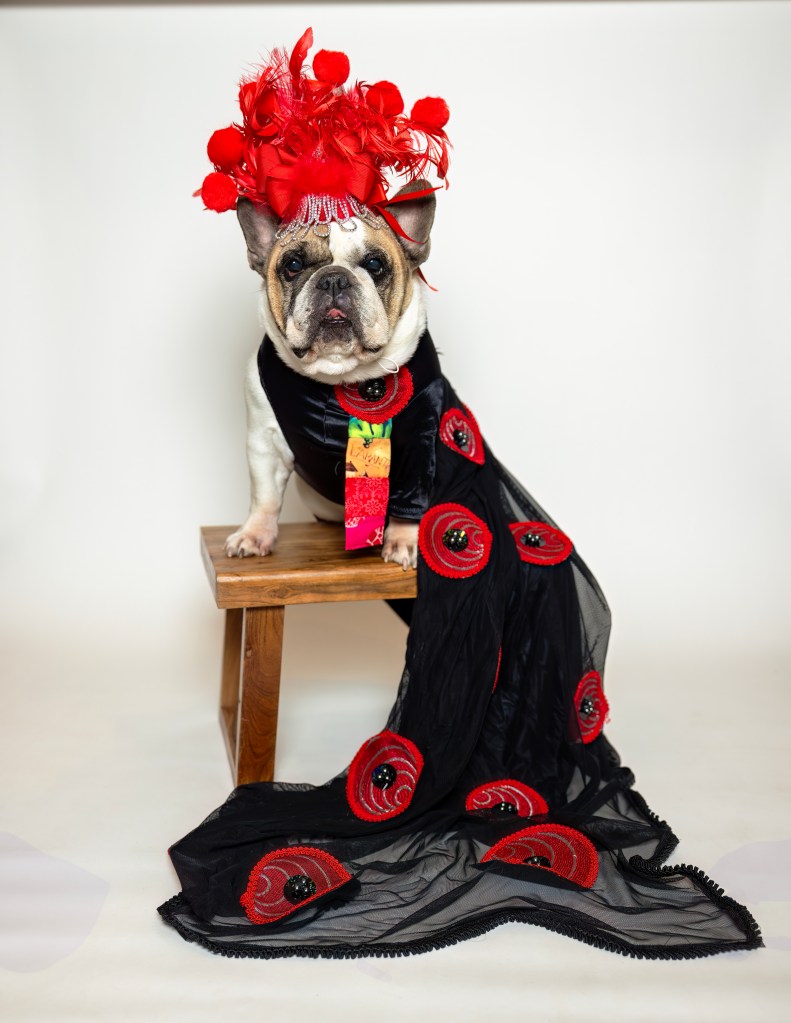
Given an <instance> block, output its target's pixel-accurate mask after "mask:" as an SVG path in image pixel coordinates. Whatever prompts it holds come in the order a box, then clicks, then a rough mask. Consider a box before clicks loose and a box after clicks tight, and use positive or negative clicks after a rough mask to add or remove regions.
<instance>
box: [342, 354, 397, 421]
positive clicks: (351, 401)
mask: <svg viewBox="0 0 791 1023" xmlns="http://www.w3.org/2000/svg"><path fill="white" fill-rule="evenodd" d="M377 382H378V381H377ZM381 382H382V384H383V385H384V393H383V394H382V396H381V397H377V398H373V399H372V400H369V399H367V398H364V397H363V393H364V392H361V390H360V388H365V386H366V384H369V385H370V384H372V383H373V381H370V380H366V381H364V382H363V383H362V384H343V385H342V386H341V385H340V384H336V386H335V397H336V399H337V401H338V404H339V405H340V407H341V408H342V409H343V410H344V412H348V413H349V415H350V416H356V417H357V418H358V419H362V420H363V422H366V423H386V422H387V420H388V419H392V418H393V416H397V415H398V413H399V412H401V410H402V409H403V408H405V406H406V404H407V402H408V401H409V399H410V398H411V397H412V394H413V392H414V387H413V384H412V374H411V373H410V372H409V370H408V369H407V368H406V366H402V367H401V369H399V371H398V373H388V374H387V376H384V377H382V378H381ZM372 393H375V392H372Z"/></svg>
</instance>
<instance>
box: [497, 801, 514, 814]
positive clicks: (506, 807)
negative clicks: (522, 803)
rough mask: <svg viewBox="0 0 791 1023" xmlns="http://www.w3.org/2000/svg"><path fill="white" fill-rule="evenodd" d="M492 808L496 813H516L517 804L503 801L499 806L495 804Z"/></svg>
mask: <svg viewBox="0 0 791 1023" xmlns="http://www.w3.org/2000/svg"><path fill="white" fill-rule="evenodd" d="M492 810H494V812H495V813H502V814H510V813H516V804H514V803H506V802H505V801H503V802H502V803H498V804H497V806H493V807H492Z"/></svg>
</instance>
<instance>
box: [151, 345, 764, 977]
mask: <svg viewBox="0 0 791 1023" xmlns="http://www.w3.org/2000/svg"><path fill="white" fill-rule="evenodd" d="M420 351H422V352H423V353H424V354H423V355H422V356H421V358H424V359H425V360H426V366H430V365H432V359H433V361H434V362H435V361H436V357H435V356H432V353H433V345H431V341H430V338H428V335H425V336H424V339H423V341H422V342H421V349H420ZM427 351H428V356H426V354H425V353H426V352H427ZM283 372H284V373H287V374H289V377H290V378H293V380H292V379H288V385H289V387H291V388H292V389H294V390H295V391H297V392H299V391H300V390H301V389H302V388H303V387H306V388H308V389H311V390H312V389H315V388H316V387H318V388H321V386H322V385H312V384H311V385H308V383H307V382H304V381H303V380H302V378H301V377H298V376H297V374H294V373H292V372H291V371H290V370H287V369H286V368H285V367H283ZM437 372H438V371H437ZM418 375H422V371H420V372H419V374H418ZM430 375H431V374H429V376H430ZM419 383H420V385H421V386H419V387H416V395H420V394H421V393H422V392H423V391H424V389H425V388H426V387H430V386H432V381H431V380H430V379H429V380H423V379H421V380H419ZM434 390H435V393H436V396H437V404H436V407H435V408H434V409H433V411H430V412H429V414H428V419H429V421H430V423H431V432H432V434H433V439H432V443H431V445H430V448H431V451H430V455H429V454H427V453H426V452H425V451H424V454H423V459H424V462H425V459H426V458H427V457H428V458H429V459H430V463H431V465H432V470H433V484H432V486H431V488H430V493H428V495H427V498H428V502H429V505H430V507H434V506H436V505H437V504H440V503H445V502H453V503H457V504H460V505H463V506H464V507H466V508H468V509H469V510H470V511H471V512H472V513H474V515H476V516H478V517H479V518H480V519H482V520H483V521H484V522H485V523H486V524H487V525H488V528H489V529H490V531H491V533H492V545H491V552H490V556H489V560H488V563H487V564H486V566H485V567H484V568H483V570H481V571H480V572H478V573H477V574H475V575H472V576H470V577H468V578H448V577H446V576H443V575H440V574H437V573H436V572H435V571H434V570H432V568H431V567H429V565H428V564H427V563H426V561H425V560H424V559H423V558H422V557H421V558H420V560H419V564H418V570H417V571H418V597H417V599H416V601H415V602H414V604H413V606H412V607H411V608H410V611H411V626H410V631H409V636H408V641H407V650H406V663H405V667H404V670H403V674H402V678H401V683H400V686H399V689H398V693H397V697H396V701H395V705H394V707H393V709H392V712H391V714H390V717H389V719H388V721H387V723H386V726H383V727H386V728H387V729H389V730H391V731H393V732H395V733H397V734H399V735H401V736H405V737H406V738H408V739H409V740H411V742H413V743H414V744H415V745H416V746H417V748H418V749H419V750H420V752H421V754H422V756H423V758H424V767H423V771H422V774H421V775H420V778H419V781H418V783H417V786H416V788H415V791H414V796H413V798H412V801H411V803H410V804H409V806H408V808H407V809H405V810H404V811H403V812H401V813H399V814H398V815H397V816H394V817H392V818H390V819H388V820H385V821H380V822H378V823H374V822H368V821H365V820H361V819H359V817H357V816H355V814H354V813H353V812H352V810H351V809H350V806H349V802H348V800H347V795H346V774H347V771H346V770H344V771H343V772H341V773H340V774H339V775H337V776H336V777H335V778H332V779H331V780H330V781H328V782H327V783H326V784H324V785H321V786H310V785H292V784H285V783H277V782H274V783H259V784H251V785H243V786H240V787H239V788H237V789H235V791H234V792H233V793H232V794H231V796H230V797H229V799H228V800H227V802H226V803H224V804H223V805H222V806H221V807H220V808H219V809H217V810H216V811H215V812H214V813H212V814H211V815H210V816H209V817H208V818H207V819H206V820H205V821H204V822H203V823H202V824H201V825H200V826H199V827H197V828H196V829H195V830H194V831H192V832H191V833H190V834H188V835H187V836H186V837H185V838H183V839H181V841H179V842H177V843H176V844H175V845H174V846H173V847H172V849H171V857H172V860H173V863H174V865H175V868H176V870H177V872H178V875H179V878H180V881H181V884H182V889H183V890H182V892H181V894H179V895H177V896H175V897H174V898H172V899H171V900H170V901H168V902H166V903H165V904H164V905H163V906H161V907H160V910H159V911H160V913H161V914H162V916H163V917H164V919H165V920H166V921H167V922H168V923H170V924H172V925H173V926H174V927H175V928H176V929H177V930H178V931H179V933H181V934H182V935H183V936H184V937H185V938H187V939H188V940H191V941H197V942H199V943H201V944H203V945H205V946H206V947H207V948H209V949H211V950H212V951H214V952H219V953H222V954H224V955H233V956H258V957H263V958H271V957H279V956H289V955H301V956H312V957H315V956H327V957H351V956H381V955H404V954H408V953H413V952H422V951H427V950H429V949H433V948H437V947H441V946H444V945H448V944H451V943H453V942H456V941H459V940H462V939H464V938H468V937H471V936H474V935H477V934H480V933H482V932H484V931H486V930H488V929H490V928H492V927H494V926H496V925H497V924H499V923H503V922H505V921H522V922H524V923H532V924H537V925H539V926H542V927H546V928H549V929H550V930H554V931H558V932H561V933H563V934H567V935H569V936H570V937H574V938H577V939H580V940H582V941H585V942H588V943H590V944H592V945H596V946H598V947H600V948H605V949H609V950H611V951H615V952H621V953H624V954H627V955H633V956H640V957H649V958H686V957H692V956H702V955H709V954H712V953H715V952H723V951H729V950H733V949H745V948H756V947H758V946H759V945H761V939H760V934H759V930H758V927H757V925H756V923H755V921H754V920H753V919H752V917H751V916H750V914H749V913H748V912H747V910H746V909H745V908H744V907H743V906H740V905H739V904H738V903H736V902H734V901H733V900H731V899H729V898H727V897H726V896H725V895H724V894H723V893H722V892H721V890H720V889H719V888H718V887H717V886H716V885H715V884H714V883H713V882H712V881H711V880H709V879H708V878H707V877H705V875H703V874H702V873H701V872H700V871H699V870H697V869H696V868H694V867H688V866H677V867H666V866H663V865H662V864H663V863H664V861H665V860H666V859H667V857H668V856H669V854H670V853H671V851H672V850H673V848H674V847H675V845H676V841H677V840H676V838H675V836H674V835H673V833H672V832H671V830H670V828H669V827H668V826H667V824H665V823H664V822H663V821H661V820H660V819H659V818H658V817H657V816H655V815H654V814H653V813H652V812H651V811H650V810H649V809H648V807H647V806H646V803H645V802H644V800H643V799H642V798H641V796H640V795H639V794H638V793H636V792H635V791H634V789H633V788H632V784H633V781H634V777H633V775H632V772H631V771H630V770H629V769H628V768H626V767H623V766H621V764H620V761H619V758H618V755H617V753H616V752H615V750H614V749H613V747H612V746H611V745H610V743H609V742H608V741H607V739H606V737H605V735H604V734H601V735H599V736H598V737H597V738H596V739H594V740H593V741H592V742H588V743H584V742H582V741H581V734H580V731H579V728H578V726H577V725H576V722H577V718H576V716H575V713H574V707H573V701H574V698H575V692H576V689H577V685H578V683H579V681H580V679H581V678H582V677H583V675H585V674H586V673H587V672H590V671H598V672H600V673H601V674H602V675H603V670H604V660H605V653H606V648H607V640H608V634H609V628H610V617H609V611H608V608H607V604H606V602H605V600H604V597H603V595H602V593H601V591H600V589H599V587H598V585H597V583H596V580H595V579H594V578H593V576H592V575H591V573H590V572H589V570H588V569H587V567H586V566H585V564H584V563H583V561H582V560H581V558H580V557H579V555H578V554H577V552H576V550H575V551H573V552H572V554H571V556H570V557H569V558H568V559H567V560H565V561H563V562H562V563H560V564H556V565H535V564H531V563H529V562H525V561H523V560H521V558H520V557H519V553H518V550H517V547H516V544H515V542H514V538H513V536H512V535H511V532H510V530H509V528H508V527H509V523H514V522H519V521H536V520H537V521H542V522H551V520H550V519H548V517H547V515H546V513H545V512H544V511H543V509H541V508H540V507H539V506H538V505H537V504H536V503H535V502H534V501H533V499H532V498H531V497H530V496H529V494H528V493H527V492H526V491H525V490H524V489H523V488H522V487H521V486H520V485H519V483H518V482H516V480H515V479H514V478H513V477H512V476H511V475H510V474H509V473H508V472H507V471H506V469H505V468H504V467H503V466H501V465H500V464H499V463H498V461H497V460H496V458H495V457H494V455H493V454H492V452H491V451H490V450H489V449H488V447H485V461H484V463H483V464H482V465H477V464H475V463H474V462H472V461H470V460H469V459H467V458H464V457H462V456H461V455H460V454H459V453H458V452H457V451H454V450H453V449H452V448H451V447H449V446H447V445H446V444H443V443H441V442H439V441H438V440H437V437H436V428H437V422H438V418H439V415H440V413H441V412H442V411H443V410H446V409H448V408H452V407H458V408H461V407H462V406H461V403H460V401H459V399H458V397H457V396H456V395H455V394H454V392H453V390H452V389H451V387H450V385H449V384H448V383H447V381H445V380H444V379H443V378H441V376H438V377H437V378H436V381H435V383H434ZM331 391H332V389H331V388H325V389H324V391H323V393H322V392H320V391H316V392H315V394H314V398H315V399H316V401H317V402H319V403H321V402H323V403H324V406H325V409H326V417H325V420H324V422H322V418H323V417H322V415H320V414H319V413H318V412H317V408H318V406H316V407H314V409H313V413H312V417H313V418H312V426H310V429H312V430H313V431H314V438H315V439H316V442H317V448H319V449H320V447H321V443H323V441H324V439H325V435H324V432H323V431H324V430H325V427H326V423H327V422H329V421H331V420H332V417H333V416H335V415H338V423H339V424H340V425H341V427H342V428H343V430H345V421H344V419H343V417H342V415H339V414H338V410H337V403H334V398H333V397H332V394H331ZM276 411H278V418H280V412H281V411H282V410H277V409H276ZM292 412H293V410H292ZM405 412H406V410H405ZM402 417H403V418H402ZM284 418H286V419H287V420H289V422H291V421H293V423H292V427H291V429H290V430H289V429H286V430H285V433H286V437H287V439H288V440H289V443H291V444H292V447H295V448H297V447H299V443H300V442H299V441H298V440H297V438H296V437H295V436H294V433H295V432H297V431H298V430H299V426H298V425H296V424H298V423H299V417H298V415H293V414H292V415H291V416H288V415H285V416H284ZM308 418H309V419H310V417H308ZM406 422H408V418H407V417H406V416H405V415H404V413H402V415H401V416H398V417H397V418H396V419H395V420H394V427H393V436H394V438H395V436H396V435H397V433H398V432H399V431H400V430H401V429H402V427H403V426H404V424H405V423H406ZM281 425H283V422H282V420H281ZM423 425H425V424H423ZM290 432H291V434H292V435H291V436H290V435H289V434H290ZM406 439H407V438H405V437H402V438H401V440H406ZM297 454H298V457H299V453H298V452H297ZM396 457H397V452H396V447H395V443H394V466H393V469H394V472H395V471H396V465H395V462H396ZM333 459H334V455H333V456H331V457H330V458H329V462H331V463H333V464H334V462H333ZM308 461H309V460H308ZM309 475H310V473H309ZM317 475H318V474H314V479H313V482H316V478H317ZM332 475H333V476H334V475H335V473H334V471H333V472H332ZM341 482H342V478H341ZM408 489H409V488H408V485H407V486H406V490H408ZM419 496H420V495H419V494H418V498H419ZM335 499H336V500H337V499H338V497H337V493H336V497H335ZM418 503H419V501H418ZM405 617H407V618H409V617H410V615H409V614H407V615H406V616H405ZM498 659H500V667H499V673H498V671H497V665H498ZM495 677H497V684H496V688H494V690H493V685H494V682H495ZM611 712H612V713H613V714H617V707H613V708H611ZM355 752H356V751H355V750H347V751H345V752H343V751H339V755H340V756H342V757H344V759H345V760H346V762H347V763H348V762H350V761H351V759H352V757H353V756H354V754H355ZM495 779H517V780H519V781H521V782H523V783H525V784H527V785H529V786H530V787H531V788H533V789H535V790H536V791H538V792H539V793H540V794H541V795H542V796H543V797H544V799H545V800H546V802H547V804H548V806H549V810H548V812H547V813H546V814H544V815H542V816H539V817H531V818H530V819H524V818H514V817H513V816H510V815H502V814H499V815H498V814H494V813H491V812H480V811H475V812H468V811H466V810H465V801H466V797H467V795H468V793H470V792H471V790H473V789H475V788H476V787H477V786H480V785H482V784H484V783H486V782H489V781H492V780H495ZM542 822H548V823H553V824H562V825H566V826H569V827H571V828H574V829H576V830H577V831H579V832H580V833H582V834H583V835H584V836H586V837H587V838H588V839H590V840H591V841H592V842H593V844H594V845H595V848H596V854H597V857H598V877H597V878H596V881H595V883H594V884H593V886H592V887H590V888H583V887H580V886H579V885H577V884H575V883H573V882H571V881H568V880H566V879H565V878H563V877H559V876H557V875H555V874H554V873H552V872H550V871H549V870H545V869H542V868H541V867H537V866H531V865H528V864H524V863H515V864H509V863H503V862H499V861H491V862H486V863H482V862H481V861H482V858H483V856H484V855H485V854H486V852H487V851H488V850H489V849H490V848H491V847H492V846H493V845H494V844H495V843H496V842H497V841H498V840H500V839H501V838H503V837H504V836H505V835H507V834H509V833H511V832H516V831H518V830H520V829H522V828H524V827H525V826H526V825H534V824H537V823H538V824H540V823H542ZM292 846H311V847H314V848H318V849H321V850H324V851H326V852H328V853H330V854H331V855H332V856H334V857H335V858H336V859H337V860H338V861H339V862H340V863H341V864H342V865H343V867H344V868H345V869H346V870H347V871H348V872H349V873H350V874H351V875H352V878H353V880H352V882H350V883H348V884H345V885H344V886H342V887H341V888H339V889H338V890H336V891H333V892H331V893H329V894H328V896H327V897H326V898H319V899H317V900H316V901H313V902H310V903H308V904H306V905H304V906H301V907H300V906H296V907H295V909H294V911H293V912H291V913H290V914H289V915H288V916H286V917H284V918H282V919H280V920H278V921H276V922H274V923H270V924H257V923H253V922H251V920H250V919H248V917H247V916H246V914H245V911H244V909H243V907H242V905H241V904H240V898H241V896H242V894H243V893H244V892H245V889H246V887H247V884H248V879H249V876H250V873H251V871H252V870H253V868H254V867H255V865H256V864H257V863H258V862H259V861H260V860H261V858H262V857H263V856H265V855H266V854H267V853H271V852H272V851H274V850H278V849H284V848H285V849H287V848H288V847H292ZM516 940H521V941H524V942H525V954H529V952H528V949H529V944H528V941H527V936H525V937H524V938H519V937H517V938H516Z"/></svg>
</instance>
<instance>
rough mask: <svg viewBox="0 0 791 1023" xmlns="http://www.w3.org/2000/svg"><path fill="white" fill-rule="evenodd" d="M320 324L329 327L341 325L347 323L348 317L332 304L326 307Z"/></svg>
mask: <svg viewBox="0 0 791 1023" xmlns="http://www.w3.org/2000/svg"><path fill="white" fill-rule="evenodd" d="M321 322H322V324H324V325H325V326H329V327H342V326H344V325H345V324H348V322H349V317H348V316H347V314H346V313H345V312H344V311H343V310H342V309H339V308H338V307H337V306H332V307H331V308H330V309H328V310H327V311H326V312H325V313H324V315H323V316H322V318H321Z"/></svg>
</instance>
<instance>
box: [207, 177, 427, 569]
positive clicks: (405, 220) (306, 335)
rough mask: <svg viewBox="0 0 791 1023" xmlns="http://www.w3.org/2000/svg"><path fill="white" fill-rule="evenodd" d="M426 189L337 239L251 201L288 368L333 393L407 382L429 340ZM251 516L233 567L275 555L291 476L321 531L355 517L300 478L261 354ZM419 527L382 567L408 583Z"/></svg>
mask: <svg viewBox="0 0 791 1023" xmlns="http://www.w3.org/2000/svg"><path fill="white" fill-rule="evenodd" d="M428 189H429V186H428V184H427V182H425V181H420V180H418V181H413V182H410V183H409V184H408V185H405V186H404V187H403V188H402V189H401V190H400V192H398V193H397V195H396V196H395V197H394V200H398V201H397V202H394V204H393V205H392V206H391V207H390V212H391V213H392V215H393V216H394V217H395V218H396V220H397V222H398V224H399V226H400V228H401V231H402V232H403V235H402V234H398V233H396V231H395V230H393V229H392V228H391V227H390V226H388V224H387V223H385V221H384V219H381V218H378V217H376V218H374V217H367V216H365V217H363V218H360V217H355V218H353V220H352V221H351V222H346V223H343V224H340V223H337V222H333V223H330V224H329V225H327V229H326V233H325V234H323V235H319V234H317V233H316V232H315V231H313V230H299V231H293V232H288V231H283V229H282V225H280V224H279V222H278V220H277V218H276V217H274V216H273V215H272V214H271V213H270V212H268V211H267V210H266V209H262V208H259V207H256V206H254V205H253V203H252V202H250V200H249V199H244V198H241V199H239V201H238V203H237V216H238V219H239V223H240V225H241V228H242V232H243V234H244V237H245V241H246V243H247V254H248V262H249V265H250V267H251V269H252V270H254V271H255V272H256V273H258V274H259V275H260V276H261V278H262V287H261V297H260V316H261V321H262V324H263V326H264V327H265V329H266V333H267V335H268V337H269V338H270V340H271V341H272V344H273V345H274V347H275V350H276V352H277V354H278V356H279V357H280V359H281V360H282V361H283V362H284V363H285V365H286V366H288V367H290V368H291V369H292V370H294V372H296V373H298V374H301V375H302V376H305V377H307V378H310V379H312V380H314V381H317V382H319V383H322V384H331V385H337V384H359V383H361V382H362V381H365V380H371V379H376V378H381V377H382V376H384V375H385V374H386V373H388V372H394V371H397V369H398V368H399V367H400V366H403V365H405V364H406V363H407V362H409V360H410V358H411V357H412V356H413V354H414V353H415V350H416V348H417V345H418V341H419V340H420V337H421V335H422V334H423V332H424V331H425V329H426V310H425V303H424V298H423V286H422V284H421V282H420V280H419V274H418V269H419V267H420V265H421V264H422V263H423V262H424V261H425V260H426V259H427V258H428V255H429V252H430V248H431V242H430V235H431V228H432V225H433V222H434V212H435V206H436V202H435V198H434V195H433V192H430V191H428V194H421V195H418V196H416V197H415V198H414V199H409V198H408V197H409V195H410V194H412V193H426V192H427V190H428ZM245 398H246V405H247V462H248V468H249V472H250V489H251V497H250V511H249V514H248V516H247V519H246V521H245V523H244V525H243V526H242V527H241V528H240V529H238V530H237V531H236V532H234V533H232V534H231V535H230V536H229V537H228V538H227V540H226V542H225V553H226V555H227V556H229V557H247V556H251V555H253V556H254V555H258V556H264V555H267V554H269V553H270V552H271V551H272V549H273V548H274V546H275V543H276V541H277V534H278V518H279V515H280V510H281V506H282V503H283V494H284V492H285V488H286V484H287V483H288V480H289V477H290V476H291V473H292V471H296V473H297V482H298V492H299V494H300V496H301V498H302V499H303V501H304V502H305V504H306V505H307V507H308V509H309V510H310V511H311V512H312V513H313V514H314V515H315V516H316V517H317V518H319V519H322V520H325V521H332V522H335V521H337V522H342V521H343V518H344V509H343V506H342V505H340V504H335V503H334V502H331V501H328V500H327V499H326V498H325V497H324V496H323V495H321V494H319V493H318V492H317V491H316V490H314V489H313V488H312V487H311V486H310V485H309V484H308V483H307V482H306V481H305V480H304V479H303V478H302V477H301V476H300V466H299V465H298V464H295V459H294V455H293V453H292V451H291V450H290V448H289V445H288V444H287V442H286V439H285V437H284V434H283V430H282V429H281V427H280V425H279V423H278V421H277V418H276V416H275V413H274V410H273V408H272V405H271V403H270V401H269V400H268V398H267V395H266V393H265V391H264V388H263V386H262V384H261V380H260V377H259V371H258V363H257V352H256V353H254V354H253V357H252V358H251V360H250V362H249V365H248V369H247V373H246V380H245ZM417 549H418V523H417V522H413V521H408V520H405V519H400V518H398V517H396V516H394V515H390V516H389V518H388V522H387V525H386V527H385V530H384V537H383V544H382V558H383V559H384V560H385V561H392V562H395V563H397V564H400V565H401V566H402V568H403V569H404V570H405V571H406V570H407V569H409V568H415V567H416V566H417Z"/></svg>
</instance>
